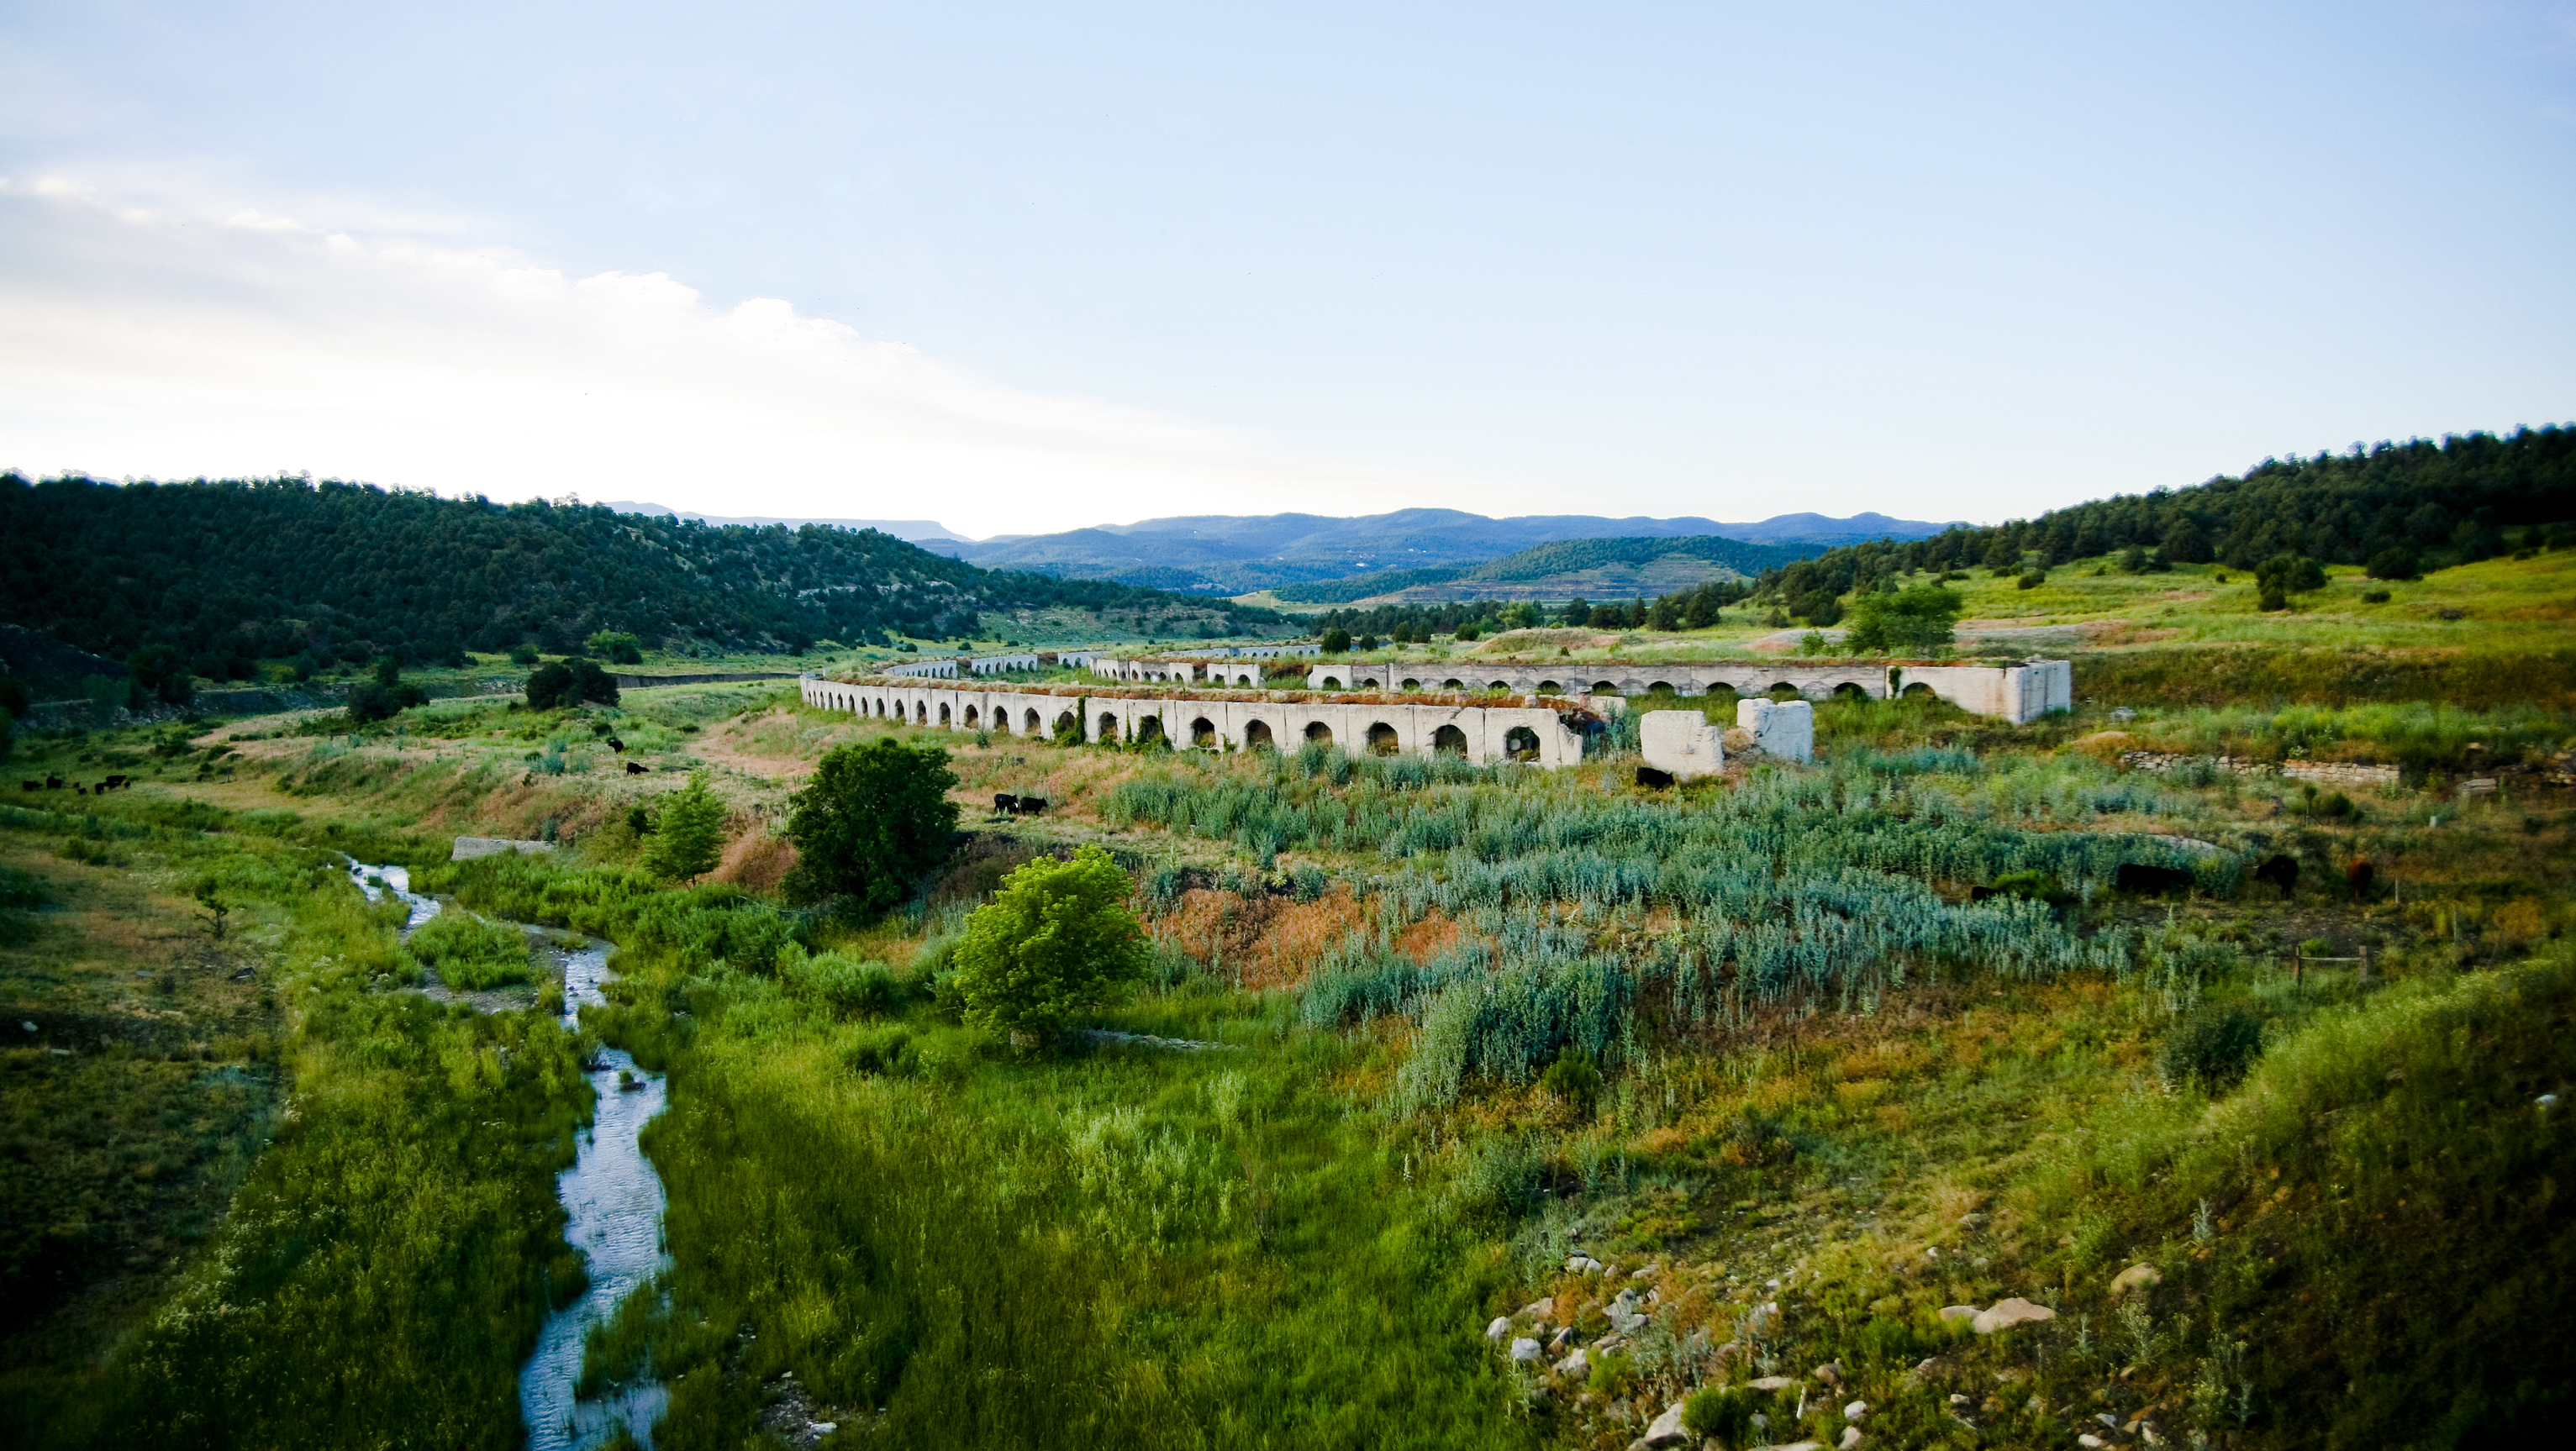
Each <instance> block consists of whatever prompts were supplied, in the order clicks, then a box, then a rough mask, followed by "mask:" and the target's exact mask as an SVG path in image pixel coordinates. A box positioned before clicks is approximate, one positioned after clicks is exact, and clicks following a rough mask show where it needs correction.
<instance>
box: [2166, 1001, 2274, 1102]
mask: <svg viewBox="0 0 2576 1451" xmlns="http://www.w3.org/2000/svg"><path fill="white" fill-rule="evenodd" d="M2262 1056H2263V1020H2262V1019H2261V1018H2259V1017H2257V1016H2255V1015H2254V1014H2253V1013H2251V1012H2249V1011H2247V1010H2246V1009H2244V1008H2242V1007H2234V1006H2230V1007H2220V1008H2203V1009H2201V1010H2200V1011H2199V1012H2196V1013H2194V1014H2192V1015H2191V1016H2190V1017H2187V1018H2185V1019H2183V1020H2182V1021H2181V1022H2179V1023H2177V1024H2175V1025H2174V1030H2173V1031H2172V1032H2171V1033H2168V1034H2167V1035H2165V1044H2164V1048H2163V1049H2162V1050H2161V1051H2160V1052H2159V1053H2158V1054H2157V1058H2156V1066H2157V1067H2158V1068H2159V1069H2161V1070H2162V1071H2163V1073H2164V1076H2165V1080H2166V1081H2167V1082H2169V1083H2196V1084H2198V1085H2200V1086H2201V1088H2203V1089H2204V1090H2206V1091H2208V1092H2210V1093H2224V1092H2226V1091H2227V1090H2228V1089H2230V1088H2233V1087H2235V1086H2236V1084H2237V1083H2238V1082H2239V1081H2240V1080H2242V1079H2243V1078H2244V1077H2245V1074H2246V1071H2247V1070H2248V1069H2251V1068H2252V1067H2253V1066H2254V1060H2255V1059H2257V1058H2260V1057H2262Z"/></svg>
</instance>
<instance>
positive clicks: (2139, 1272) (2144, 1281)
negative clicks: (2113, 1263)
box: [2111, 1265, 2165, 1300]
mask: <svg viewBox="0 0 2576 1451" xmlns="http://www.w3.org/2000/svg"><path fill="white" fill-rule="evenodd" d="M2164 1282H2165V1277H2164V1275H2163V1274H2162V1273H2161V1272H2159V1271H2158V1270H2157V1269H2156V1267H2155V1266H2154V1265H2131V1266H2129V1267H2128V1268H2127V1269H2125V1270H2122V1271H2120V1273H2118V1274H2116V1275H2114V1276H2112V1277H2111V1298H2112V1299H2114V1300H2116V1299H2119V1298H2120V1297H2121V1296H2122V1295H2125V1294H2127V1293H2129V1292H2130V1291H2131V1290H2152V1289H2154V1288H2155V1287H2156V1286H2158V1285H2161V1284H2163V1283H2164Z"/></svg>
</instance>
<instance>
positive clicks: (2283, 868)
mask: <svg viewBox="0 0 2576 1451" xmlns="http://www.w3.org/2000/svg"><path fill="white" fill-rule="evenodd" d="M2254 879H2255V880H2256V881H2260V882H2270V883H2271V884H2272V885H2273V886H2276V887H2278V888H2280V889H2281V895H2282V896H2284V897H2287V896H2288V895H2290V894H2291V893H2292V892H2294V891H2297V890H2298V887H2299V863H2298V861H2297V859H2295V858H2293V857H2288V856H2283V855H2281V854H2279V853H2274V854H2273V855H2271V856H2268V857H2265V858H2264V859H2263V865H2261V866H2259V867H2256V868H2255V869H2254Z"/></svg>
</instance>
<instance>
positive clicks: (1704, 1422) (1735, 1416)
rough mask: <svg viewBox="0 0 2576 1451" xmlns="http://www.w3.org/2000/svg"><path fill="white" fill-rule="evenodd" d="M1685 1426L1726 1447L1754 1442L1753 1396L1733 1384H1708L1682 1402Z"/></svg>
mask: <svg viewBox="0 0 2576 1451" xmlns="http://www.w3.org/2000/svg"><path fill="white" fill-rule="evenodd" d="M1682 1429H1683V1430H1685V1431H1688V1432H1690V1433H1691V1434H1692V1435H1694V1436H1698V1437H1702V1438H1704V1439H1708V1440H1714V1441H1715V1442H1717V1444H1718V1445H1719V1446H1721V1447H1723V1448H1724V1451H1744V1448H1746V1447H1748V1446H1751V1445H1752V1444H1753V1397H1752V1396H1751V1394H1750V1393H1748V1392H1745V1391H1742V1390H1738V1389H1735V1388H1734V1387H1732V1386H1704V1387H1702V1388H1701V1389H1699V1390H1696V1391H1693V1392H1691V1396H1690V1399H1688V1400H1686V1401H1684V1402H1682Z"/></svg>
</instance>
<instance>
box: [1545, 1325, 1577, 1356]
mask: <svg viewBox="0 0 2576 1451" xmlns="http://www.w3.org/2000/svg"><path fill="white" fill-rule="evenodd" d="M1573 1340H1574V1327H1573V1326H1571V1325H1567V1326H1564V1327H1562V1328H1561V1329H1559V1330H1558V1331H1557V1332H1556V1338H1555V1339H1553V1340H1550V1341H1549V1342H1548V1343H1547V1348H1548V1349H1549V1350H1552V1351H1554V1350H1563V1349H1564V1348H1565V1347H1566V1346H1567V1345H1569V1344H1571V1343H1572V1342H1573Z"/></svg>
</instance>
